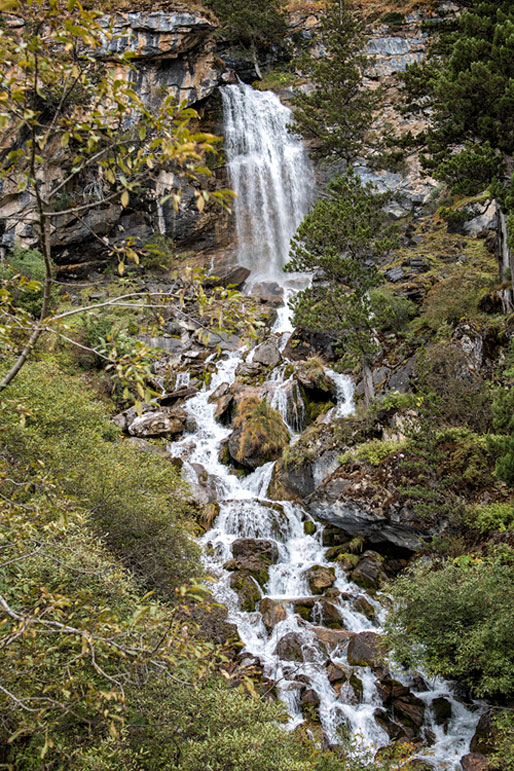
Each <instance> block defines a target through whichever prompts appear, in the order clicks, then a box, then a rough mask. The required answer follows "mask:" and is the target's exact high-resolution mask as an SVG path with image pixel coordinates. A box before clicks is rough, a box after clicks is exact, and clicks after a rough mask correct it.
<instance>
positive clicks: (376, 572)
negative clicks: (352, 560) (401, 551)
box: [351, 551, 387, 589]
mask: <svg viewBox="0 0 514 771" xmlns="http://www.w3.org/2000/svg"><path fill="white" fill-rule="evenodd" d="M383 562H384V559H383V557H381V556H380V554H377V552H374V551H366V552H364V554H363V555H362V558H361V559H360V560H359V563H358V565H357V567H356V568H354V570H352V572H351V579H352V581H354V583H356V584H358V585H359V586H362V587H363V589H379V588H380V585H381V584H382V582H383V581H385V580H387V576H386V574H385V571H384V568H383Z"/></svg>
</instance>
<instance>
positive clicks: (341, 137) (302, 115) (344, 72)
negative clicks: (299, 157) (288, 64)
mask: <svg viewBox="0 0 514 771" xmlns="http://www.w3.org/2000/svg"><path fill="white" fill-rule="evenodd" d="M319 42H320V45H321V46H322V47H323V48H324V49H325V52H326V55H325V56H323V57H321V58H314V57H312V56H305V57H303V58H302V59H301V60H300V65H299V69H300V72H301V73H302V74H303V75H305V76H306V77H308V79H309V80H310V81H311V83H312V85H313V86H314V91H313V92H312V93H311V94H305V93H303V92H302V91H300V90H299V89H297V90H296V92H295V95H294V100H293V104H294V112H293V119H294V122H293V128H294V130H295V131H297V132H298V133H300V134H301V135H302V136H304V137H306V138H307V139H312V140H314V150H315V152H316V153H318V154H319V155H323V156H325V157H326V156H327V155H335V156H338V157H341V158H344V159H346V160H350V159H352V158H355V156H356V155H357V154H358V153H359V152H360V150H361V149H362V146H363V140H364V135H365V133H366V130H367V129H368V128H369V126H370V123H371V117H372V111H373V108H374V105H375V104H376V94H373V93H371V92H369V91H365V90H363V88H362V76H363V72H364V70H365V69H366V66H367V64H368V57H367V56H366V55H365V54H364V53H363V48H364V45H365V38H364V35H363V28H362V23H361V22H360V21H359V20H358V19H357V18H356V17H355V15H353V14H352V13H350V12H349V11H347V10H345V9H344V8H343V6H342V5H331V6H329V8H328V9H327V11H326V14H325V16H324V18H323V21H322V24H321V29H320V41H319Z"/></svg>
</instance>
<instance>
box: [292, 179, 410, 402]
mask: <svg viewBox="0 0 514 771" xmlns="http://www.w3.org/2000/svg"><path fill="white" fill-rule="evenodd" d="M386 197H387V196H385V195H383V194H382V195H377V194H375V193H373V192H372V187H371V185H366V186H363V185H362V183H361V180H360V178H359V177H358V176H356V175H355V174H354V173H353V171H352V170H351V169H349V170H348V172H347V173H346V175H345V176H344V177H337V178H335V179H333V180H332V181H331V182H330V184H329V187H328V196H327V198H324V199H322V200H320V201H318V202H317V204H316V205H315V206H314V208H313V209H312V211H311V212H310V213H309V214H308V215H307V217H306V218H305V219H304V221H303V222H302V224H301V225H300V227H299V228H298V230H297V232H296V234H295V237H294V238H293V241H292V246H291V253H290V255H291V260H290V262H289V263H288V265H287V266H286V269H287V270H291V271H295V270H299V271H303V270H308V271H316V281H315V282H314V283H313V285H312V286H310V287H308V288H307V289H305V290H304V291H303V292H301V293H300V294H299V295H298V296H297V298H296V301H295V304H294V309H295V322H296V324H297V325H298V326H300V327H302V328H304V329H307V330H312V331H314V330H323V331H328V332H332V333H333V334H334V335H335V336H336V337H337V339H338V341H339V351H340V353H342V354H343V360H344V361H345V363H348V364H355V363H356V362H359V364H360V367H361V370H362V374H363V378H364V388H365V398H366V401H367V402H368V403H369V401H370V400H371V399H372V398H373V395H374V393H373V382H372V379H371V365H372V364H373V361H374V359H375V357H376V354H377V352H378V346H377V341H376V335H375V331H374V322H373V302H374V301H373V293H372V291H371V290H373V289H374V288H375V287H377V286H378V285H379V284H380V283H381V276H380V274H379V272H378V271H377V268H376V260H377V258H378V257H379V256H380V255H382V254H383V253H384V252H386V251H388V250H389V249H390V248H391V247H392V246H393V244H394V234H395V228H394V226H392V225H389V224H388V223H387V221H386V216H385V214H384V213H383V211H382V206H383V204H384V202H385V200H386Z"/></svg>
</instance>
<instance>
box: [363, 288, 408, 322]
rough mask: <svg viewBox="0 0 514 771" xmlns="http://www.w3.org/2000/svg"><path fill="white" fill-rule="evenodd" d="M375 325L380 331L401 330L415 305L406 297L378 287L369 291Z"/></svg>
mask: <svg viewBox="0 0 514 771" xmlns="http://www.w3.org/2000/svg"><path fill="white" fill-rule="evenodd" d="M370 298H371V305H372V308H373V314H374V320H375V322H376V327H377V329H379V330H380V331H382V332H396V333H399V332H402V331H403V330H404V329H405V328H406V327H407V324H408V323H409V321H410V319H411V318H412V317H413V316H414V315H415V313H416V306H415V305H414V303H413V302H412V301H411V300H408V299H407V298H406V297H401V296H399V295H396V294H394V292H392V291H391V290H389V289H385V288H384V287H379V288H377V289H372V290H371V292H370Z"/></svg>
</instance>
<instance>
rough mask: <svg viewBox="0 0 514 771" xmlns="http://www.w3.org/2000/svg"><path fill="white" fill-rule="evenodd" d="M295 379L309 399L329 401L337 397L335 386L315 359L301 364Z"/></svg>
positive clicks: (319, 362)
mask: <svg viewBox="0 0 514 771" xmlns="http://www.w3.org/2000/svg"><path fill="white" fill-rule="evenodd" d="M295 377H296V379H297V381H298V382H299V383H300V385H301V386H302V387H303V388H304V389H305V391H306V392H307V394H308V395H309V397H310V398H312V399H314V400H316V401H322V402H323V401H330V400H331V399H334V398H335V397H336V395H337V387H336V384H335V383H334V381H333V380H331V379H330V378H329V376H328V375H327V374H326V373H325V370H324V369H323V365H322V363H321V361H320V360H319V359H317V358H316V357H313V358H311V359H309V360H308V361H306V362H301V363H300V364H299V366H298V367H297V369H296V371H295Z"/></svg>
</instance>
